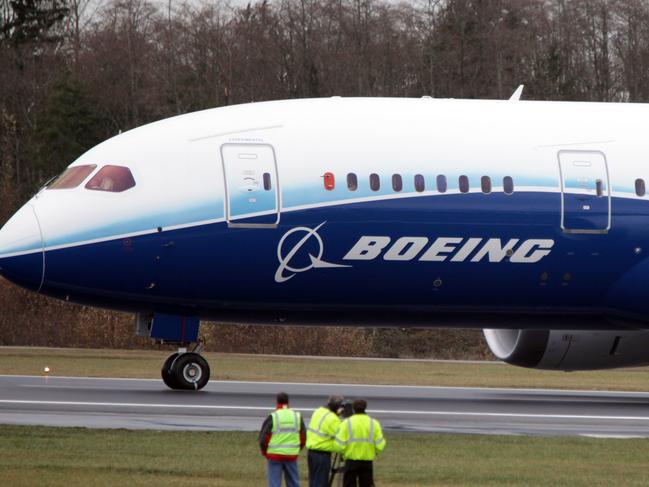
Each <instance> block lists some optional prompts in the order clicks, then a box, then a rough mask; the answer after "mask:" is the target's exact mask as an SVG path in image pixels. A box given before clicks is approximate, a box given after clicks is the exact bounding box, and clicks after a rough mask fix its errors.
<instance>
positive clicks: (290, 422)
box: [266, 408, 302, 456]
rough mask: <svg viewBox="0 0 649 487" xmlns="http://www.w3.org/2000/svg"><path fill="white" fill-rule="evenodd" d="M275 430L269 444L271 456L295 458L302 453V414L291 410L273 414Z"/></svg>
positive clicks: (268, 451)
mask: <svg viewBox="0 0 649 487" xmlns="http://www.w3.org/2000/svg"><path fill="white" fill-rule="evenodd" d="M271 416H272V418H273V429H272V435H271V437H270V441H269V442H268V449H267V450H266V451H267V453H269V454H274V455H286V456H295V455H297V454H299V453H300V425H301V423H302V421H301V416H300V413H298V412H297V411H293V410H292V409H289V408H282V409H278V410H276V411H275V412H273V413H271Z"/></svg>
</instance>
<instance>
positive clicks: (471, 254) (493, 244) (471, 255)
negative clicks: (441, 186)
mask: <svg viewBox="0 0 649 487" xmlns="http://www.w3.org/2000/svg"><path fill="white" fill-rule="evenodd" d="M553 246H554V240H550V239H537V238H532V239H528V240H523V241H522V242H521V240H520V239H518V238H511V239H509V240H507V241H506V242H504V243H503V241H502V240H501V239H499V238H488V239H484V238H479V237H470V238H462V237H439V238H436V239H435V240H433V241H432V243H431V241H430V239H429V238H428V237H401V238H399V239H397V240H396V241H395V242H394V243H392V239H391V238H390V237H387V236H376V237H367V236H363V237H361V238H360V239H359V240H358V242H356V245H354V246H353V247H352V249H351V250H350V251H349V252H347V254H346V255H345V257H343V260H374V259H376V258H377V257H378V256H380V255H381V254H383V260H396V261H410V260H413V259H415V258H417V260H419V261H424V262H444V261H446V260H448V261H450V262H464V261H466V260H467V259H468V260H469V261H470V262H480V261H482V260H484V259H485V258H487V260H488V261H489V262H501V261H502V260H503V259H504V258H505V257H509V262H512V263H514V264H533V263H535V262H538V261H540V260H541V259H542V258H543V257H545V256H546V255H548V254H549V253H550V249H552V247H553ZM385 249H387V250H385ZM384 250H385V253H383V251H384Z"/></svg>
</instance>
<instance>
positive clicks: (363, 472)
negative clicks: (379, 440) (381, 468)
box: [343, 460, 374, 487]
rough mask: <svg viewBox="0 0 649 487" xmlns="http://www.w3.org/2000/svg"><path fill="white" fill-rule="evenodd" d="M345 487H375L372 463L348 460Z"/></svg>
mask: <svg viewBox="0 0 649 487" xmlns="http://www.w3.org/2000/svg"><path fill="white" fill-rule="evenodd" d="M343 487H374V471H373V469H372V462H371V461H368V460H346V461H345V475H344V477H343Z"/></svg>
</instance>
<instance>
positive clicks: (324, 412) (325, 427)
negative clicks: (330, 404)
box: [306, 406, 340, 452]
mask: <svg viewBox="0 0 649 487" xmlns="http://www.w3.org/2000/svg"><path fill="white" fill-rule="evenodd" d="M339 427H340V418H338V415H337V414H336V413H333V412H331V410H330V409H329V408H327V407H324V406H323V407H321V408H318V409H316V410H315V411H314V413H313V416H311V421H310V422H309V426H308V428H307V434H306V447H307V448H308V449H309V450H320V451H329V452H333V451H336V450H335V447H334V438H335V437H336V433H337V432H338V428H339Z"/></svg>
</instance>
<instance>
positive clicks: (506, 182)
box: [503, 176, 514, 194]
mask: <svg viewBox="0 0 649 487" xmlns="http://www.w3.org/2000/svg"><path fill="white" fill-rule="evenodd" d="M503 191H504V192H505V194H512V193H513V192H514V180H513V179H512V177H511V176H505V177H504V178H503Z"/></svg>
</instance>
